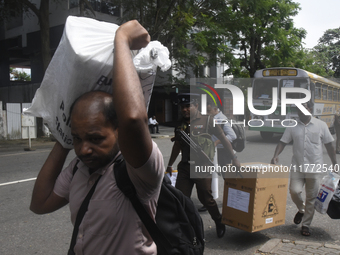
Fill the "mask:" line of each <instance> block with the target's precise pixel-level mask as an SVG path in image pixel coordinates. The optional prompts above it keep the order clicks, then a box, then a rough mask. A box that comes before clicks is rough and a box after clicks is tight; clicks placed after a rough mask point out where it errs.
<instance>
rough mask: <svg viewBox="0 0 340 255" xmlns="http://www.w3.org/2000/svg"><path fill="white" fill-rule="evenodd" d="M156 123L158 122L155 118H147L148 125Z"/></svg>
mask: <svg viewBox="0 0 340 255" xmlns="http://www.w3.org/2000/svg"><path fill="white" fill-rule="evenodd" d="M157 124H158V122H157V120H156V119H153V118H150V119H149V125H157Z"/></svg>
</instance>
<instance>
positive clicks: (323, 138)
mask: <svg viewBox="0 0 340 255" xmlns="http://www.w3.org/2000/svg"><path fill="white" fill-rule="evenodd" d="M291 141H293V157H292V165H293V166H296V172H298V171H303V172H306V173H316V172H317V170H318V169H319V171H323V169H322V164H323V149H322V145H323V144H327V143H330V142H333V141H334V139H333V137H332V135H331V133H330V132H329V129H328V127H327V124H326V123H325V122H323V121H322V120H319V119H316V118H314V117H312V118H311V120H310V122H309V123H308V124H307V125H305V124H304V123H303V122H301V121H300V120H298V121H297V125H296V126H295V127H287V128H286V130H285V132H284V133H283V136H282V138H281V142H284V143H290V142H291ZM314 164H315V165H314ZM300 166H301V167H300ZM292 171H294V169H292Z"/></svg>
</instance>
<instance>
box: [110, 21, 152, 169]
mask: <svg viewBox="0 0 340 255" xmlns="http://www.w3.org/2000/svg"><path fill="white" fill-rule="evenodd" d="M149 42H150V35H149V34H148V32H147V31H146V30H145V29H144V28H143V27H142V26H141V25H140V24H139V23H138V21H136V20H132V21H129V22H127V23H124V24H123V25H121V26H120V27H119V28H118V30H117V31H116V36H115V40H114V66H113V83H112V86H113V102H114V107H115V110H116V112H117V117H118V141H119V146H120V150H121V152H122V154H123V156H124V158H125V159H126V161H127V162H128V163H129V164H130V165H131V166H132V167H135V168H137V167H140V166H142V165H143V164H144V163H145V162H146V161H147V160H148V158H149V156H150V154H151V151H152V140H151V137H150V134H149V128H148V117H147V112H146V106H145V100H144V96H143V91H142V88H141V83H140V80H139V76H138V74H137V71H136V69H135V66H134V65H133V61H132V58H131V52H130V50H138V49H140V48H142V47H145V46H147V45H148V43H149Z"/></svg>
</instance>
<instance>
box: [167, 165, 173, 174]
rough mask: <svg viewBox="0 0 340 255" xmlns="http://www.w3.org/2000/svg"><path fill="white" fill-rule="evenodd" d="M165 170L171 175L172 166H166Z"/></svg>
mask: <svg viewBox="0 0 340 255" xmlns="http://www.w3.org/2000/svg"><path fill="white" fill-rule="evenodd" d="M166 172H167V173H168V174H170V176H172V166H168V167H167V168H166Z"/></svg>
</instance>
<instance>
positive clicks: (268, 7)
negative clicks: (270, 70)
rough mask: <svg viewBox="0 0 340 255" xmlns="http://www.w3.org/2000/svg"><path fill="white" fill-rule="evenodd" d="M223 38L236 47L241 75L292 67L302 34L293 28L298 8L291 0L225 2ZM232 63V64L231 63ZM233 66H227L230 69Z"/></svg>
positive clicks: (300, 30)
mask: <svg viewBox="0 0 340 255" xmlns="http://www.w3.org/2000/svg"><path fill="white" fill-rule="evenodd" d="M227 5H228V7H229V9H228V10H227V11H226V13H225V15H224V19H225V24H227V26H226V31H227V32H226V36H227V38H228V39H229V41H230V42H231V44H232V45H234V46H235V47H238V48H239V49H240V51H239V52H238V53H237V55H238V57H239V59H240V65H241V72H245V71H248V72H249V76H250V77H253V75H254V73H255V71H256V70H258V69H262V68H266V67H272V66H293V65H294V64H295V63H294V62H295V60H296V59H297V54H298V52H299V51H300V50H301V39H302V38H304V37H305V34H306V31H305V30H303V29H296V28H294V25H293V21H292V18H291V17H292V16H295V15H296V14H297V13H298V10H299V5H298V4H297V3H294V2H293V1H291V0H256V1H255V0H228V1H227ZM231 64H233V63H231ZM235 68H237V67H231V70H233V69H235Z"/></svg>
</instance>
